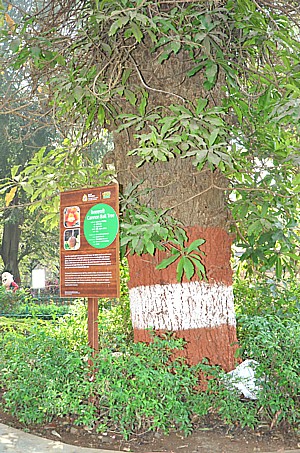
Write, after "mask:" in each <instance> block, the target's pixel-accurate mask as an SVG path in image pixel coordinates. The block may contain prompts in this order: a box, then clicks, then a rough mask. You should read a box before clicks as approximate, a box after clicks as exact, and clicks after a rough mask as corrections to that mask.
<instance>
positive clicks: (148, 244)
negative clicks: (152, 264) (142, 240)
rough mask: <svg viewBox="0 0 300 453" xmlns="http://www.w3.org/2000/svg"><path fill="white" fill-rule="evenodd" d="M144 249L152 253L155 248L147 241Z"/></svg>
mask: <svg viewBox="0 0 300 453" xmlns="http://www.w3.org/2000/svg"><path fill="white" fill-rule="evenodd" d="M146 250H147V252H148V253H150V255H153V253H154V250H155V247H154V244H153V242H151V241H149V242H147V243H146Z"/></svg>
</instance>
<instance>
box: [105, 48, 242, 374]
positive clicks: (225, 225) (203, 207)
mask: <svg viewBox="0 0 300 453" xmlns="http://www.w3.org/2000/svg"><path fill="white" fill-rule="evenodd" d="M184 57H187V56H184V55H181V58H180V56H179V55H177V56H176V58H173V59H170V60H169V61H167V62H165V63H164V64H163V65H160V64H156V63H155V60H154V59H153V56H151V55H150V54H149V52H148V50H147V48H146V47H145V49H144V54H143V55H140V54H139V55H136V56H135V58H136V61H138V62H139V70H140V71H141V73H142V74H143V76H144V78H145V80H146V82H147V84H148V85H150V86H151V87H155V88H156V89H160V90H165V91H168V92H173V93H176V94H179V95H181V96H183V97H185V98H187V99H190V100H193V99H194V98H195V97H207V95H208V93H207V92H204V90H203V88H202V81H201V80H200V78H198V79H197V78H196V77H193V78H192V79H187V78H185V75H184V74H185V71H186V69H187V68H186V67H185V66H186V61H187V60H184ZM133 71H134V68H133ZM218 95H219V87H217V88H216V89H215V90H214V91H212V92H210V94H209V96H210V99H214V98H217V96H218ZM149 100H150V105H151V107H154V106H155V105H169V104H171V103H172V102H177V103H178V99H177V98H176V97H174V96H169V95H164V94H161V93H158V92H155V91H151V90H150V91H149ZM135 146H136V143H135V142H134V140H133V138H132V135H131V133H127V134H125V133H122V134H116V136H115V150H114V156H113V159H112V160H113V161H114V163H115V166H116V169H117V173H118V180H119V182H120V185H121V190H122V187H124V188H125V187H126V186H127V184H129V183H130V182H133V183H135V182H137V181H140V180H142V179H143V180H144V182H143V187H151V188H153V189H154V191H153V192H151V194H150V195H149V198H148V200H146V203H147V205H148V206H151V207H153V208H166V207H172V210H171V211H170V214H171V215H173V216H174V217H175V218H177V219H178V220H180V221H181V222H182V223H183V225H184V228H185V230H186V232H187V234H188V237H189V242H192V241H194V240H195V239H198V238H203V239H205V240H206V242H205V244H204V246H203V247H202V249H203V251H204V252H205V257H204V265H205V267H206V274H207V281H206V282H205V281H199V279H198V277H193V279H192V280H191V281H190V282H187V281H185V280H183V282H181V283H178V282H177V281H176V263H175V264H173V265H172V266H170V267H168V268H167V269H165V270H160V271H158V270H155V266H156V265H157V264H158V263H159V262H160V261H161V259H162V258H163V257H164V256H163V255H162V254H161V253H156V254H155V256H154V257H152V256H150V255H144V256H137V255H133V256H129V269H130V281H129V295H130V307H131V316H132V322H133V327H134V338H135V340H136V341H149V331H148V330H147V329H154V330H155V331H159V332H162V331H172V332H174V333H175V334H176V335H177V336H178V337H183V338H184V339H185V340H186V341H187V344H186V348H185V352H184V354H185V356H186V357H187V360H188V362H189V363H191V364H196V363H198V362H200V361H202V359H203V358H208V360H209V361H210V363H212V364H218V365H221V366H222V367H223V368H224V369H225V370H230V369H233V368H234V367H235V358H234V353H235V351H236V347H237V338H236V325H235V313H234V305H233V291H232V271H231V267H230V256H231V241H232V239H231V236H230V234H229V223H230V219H229V214H228V209H227V206H226V196H225V190H221V189H220V188H223V189H226V187H227V181H226V178H225V177H224V176H222V175H221V174H220V173H219V171H214V172H212V171H210V170H209V169H207V168H205V169H204V170H202V171H201V172H199V171H197V170H196V169H195V168H194V167H193V166H192V164H191V161H190V160H189V159H180V158H175V159H171V160H170V161H168V162H158V163H155V164H147V165H144V166H142V167H141V168H136V167H135V164H134V161H133V159H132V157H130V158H128V157H127V152H128V151H129V150H130V149H132V148H133V147H135Z"/></svg>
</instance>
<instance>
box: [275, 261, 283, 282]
mask: <svg viewBox="0 0 300 453" xmlns="http://www.w3.org/2000/svg"><path fill="white" fill-rule="evenodd" d="M275 273H276V278H281V275H282V261H281V258H280V257H279V256H278V257H277V261H276V270H275Z"/></svg>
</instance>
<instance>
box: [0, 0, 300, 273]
mask: <svg viewBox="0 0 300 453" xmlns="http://www.w3.org/2000/svg"><path fill="white" fill-rule="evenodd" d="M257 4H258V5H259V7H257ZM47 7H48V8H49V11H50V10H51V11H52V13H53V14H54V16H53V18H52V20H51V21H49V20H48V19H47V18H46V16H47V15H46V16H45V15H44V14H40V15H39V14H38V12H37V13H36V14H34V15H30V14H29V15H25V16H24V17H22V18H21V17H20V15H19V13H17V11H15V10H14V8H12V9H11V11H10V12H9V15H10V17H11V18H12V19H14V20H15V26H14V27H13V29H12V28H11V26H10V25H9V24H8V23H7V22H5V21H4V22H3V42H4V43H5V46H6V47H5V50H6V52H3V55H2V60H3V65H6V66H7V67H8V68H11V67H13V69H14V71H16V72H17V71H19V70H24V69H26V72H27V73H28V71H29V69H28V68H31V69H30V71H29V73H30V75H31V77H32V78H33V79H34V80H35V81H36V83H37V85H38V90H37V91H36V92H35V96H37V97H38V98H39V99H41V100H43V102H44V103H46V104H47V105H48V107H49V108H52V109H53V112H54V115H55V117H56V118H57V119H58V120H59V123H60V124H64V123H65V124H67V125H68V131H71V130H72V131H75V132H74V133H75V134H77V139H76V140H74V139H73V138H72V142H73V143H75V145H74V146H73V147H69V148H68V147H67V148H65V149H64V151H63V152H64V155H65V157H63V156H62V154H61V152H62V151H61V152H60V151H58V154H57V155H56V154H55V152H53V153H52V160H51V159H46V156H44V155H43V156H42V155H41V154H43V153H40V155H39V158H37V160H36V161H35V162H34V161H33V162H32V165H30V172H29V171H27V172H21V173H20V174H18V177H19V178H20V180H19V182H18V184H17V186H18V189H23V190H25V191H27V193H28V195H31V202H32V203H35V205H37V204H38V203H39V202H40V204H42V205H44V208H45V210H46V211H47V212H48V214H47V215H46V219H47V221H48V222H49V225H54V224H55V222H57V216H56V215H55V212H57V198H53V206H52V207H49V198H48V197H50V198H51V199H52V195H54V194H55V193H58V190H60V189H61V188H64V189H65V188H71V187H73V186H74V185H77V187H78V185H82V184H88V185H89V184H93V182H94V181H95V178H96V175H97V172H98V170H96V169H95V174H93V176H91V177H90V178H87V175H85V177H83V174H82V173H81V167H83V168H85V167H86V164H84V161H85V157H84V156H83V154H84V152H83V153H80V152H79V154H80V158H79V155H78V152H77V150H76V148H77V149H79V148H82V146H83V143H84V142H85V141H86V140H88V138H89V139H92V140H93V139H95V137H96V136H97V135H98V134H99V131H100V130H101V128H102V127H103V125H105V126H106V127H108V128H109V129H110V130H113V129H114V130H118V132H119V133H121V132H122V131H125V132H126V133H128V134H129V135H131V136H133V137H134V139H135V141H134V142H133V143H134V145H133V146H132V148H131V149H129V150H128V151H129V155H130V156H132V159H133V162H134V158H135V157H136V158H137V161H136V162H137V165H138V166H139V165H140V166H144V164H145V163H151V164H152V165H155V164H159V163H160V162H165V161H167V160H172V159H185V160H191V162H192V164H193V165H194V166H195V169H197V170H201V169H203V168H206V167H208V168H210V169H211V171H212V172H215V171H216V169H218V170H220V171H221V172H223V174H224V175H225V176H226V178H227V179H228V181H229V186H227V185H226V187H219V188H218V190H222V191H229V193H230V194H232V196H231V197H230V198H231V201H230V204H231V209H232V213H233V223H232V228H233V229H234V230H236V231H237V233H238V234H237V237H238V241H239V245H240V246H241V247H242V249H243V256H242V258H243V259H244V260H245V261H246V262H247V263H250V265H249V267H250V269H253V268H259V269H261V270H262V271H266V270H268V269H272V267H273V266H275V267H276V272H277V277H281V275H282V274H283V271H284V270H285V269H290V270H291V269H293V268H294V267H295V265H296V263H297V261H298V257H297V247H299V238H298V235H297V229H296V228H297V224H298V222H299V201H298V199H299V197H298V193H299V187H300V185H299V175H298V168H299V159H298V157H297V152H298V151H297V150H298V148H299V125H298V117H299V112H298V110H299V106H298V101H297V99H298V98H299V48H300V43H299V39H298V29H299V23H298V15H297V10H296V7H295V8H294V5H292V6H291V7H290V8H288V9H287V4H286V2H280V3H279V4H277V3H276V5H271V4H270V2H267V3H266V2H265V1H264V0H259V1H258V2H257V1H256V2H254V1H252V0H247V1H244V0H238V1H236V2H232V1H231V0H229V1H228V2H226V3H225V4H224V5H223V4H222V5H216V4H215V3H214V2H204V3H203V2H200V3H199V2H189V3H187V4H183V3H178V4H176V3H175V4H174V5H170V6H169V7H164V5H163V4H160V3H157V2H155V3H153V2H151V1H148V0H146V1H142V2H137V3H136V4H135V5H132V3H131V2H130V1H127V0H122V1H121V0H114V1H102V2H98V1H96V2H94V1H93V2H92V1H91V2H89V1H88V2H82V1H79V2H68V4H67V5H64V6H62V5H61V6H57V8H56V9H55V11H54V9H53V8H51V1H50V0H49V3H48V4H47ZM47 7H46V8H47ZM37 11H38V10H37ZM51 17H52V16H51ZM53 24H55V27H53ZM41 29H43V34H41V33H40V32H39V30H41ZM66 30H69V31H70V33H69V34H68V33H66ZM278 43H279V45H278ZM7 46H9V51H8V52H7ZM144 46H146V47H147V48H149V49H150V54H149V55H150V57H153V59H155V64H157V65H160V66H161V67H164V66H165V65H166V64H168V63H169V62H177V61H181V60H182V58H186V57H188V62H189V63H188V64H187V65H185V67H186V73H185V74H184V75H183V76H185V78H186V80H189V81H191V83H194V84H195V90H192V91H193V95H192V97H191V98H187V97H185V92H184V91H183V92H182V93H181V91H179V90H180V88H179V89H177V90H175V89H174V90H173V91H170V90H169V91H168V90H167V89H166V88H165V89H158V88H156V87H154V86H151V84H150V82H148V81H147V76H146V74H144V73H143V67H142V65H140V64H139V63H140V62H139V61H138V58H139V52H141V55H143V49H144ZM8 55H9V57H10V61H9V62H7V61H6V60H7V56H8ZM83 62H85V64H83ZM183 78H184V77H183ZM199 81H200V82H199ZM199 83H200V84H201V86H202V87H203V91H201V93H200V94H199V95H198V91H197V87H198V84H199ZM180 86H181V85H180V84H179V87H180ZM158 93H160V94H161V96H162V99H163V101H162V103H161V104H160V103H156V104H155V105H153V98H154V97H155V95H157V94H158ZM195 93H197V94H195ZM216 93H217V95H216ZM212 99H213V101H214V102H212V101H211V100H212ZM72 134H73V132H71V136H72V137H74V135H72ZM65 136H66V134H65ZM78 137H79V139H78ZM76 142H77V143H76ZM59 155H60V156H59ZM41 161H42V162H43V166H44V169H43V170H41V169H40V168H41V165H40V164H41ZM34 165H35V166H36V167H37V168H38V169H34V168H33V167H34ZM87 167H88V168H89V171H90V170H91V169H93V168H94V165H91V166H88V165H87ZM96 167H97V166H96ZM39 169H40V170H39ZM83 172H85V170H83ZM53 175H55V176H54V177H53ZM102 176H103V175H101V177H99V174H98V182H100V183H101V182H102V180H103V179H102ZM105 176H106V177H107V178H108V179H109V178H111V177H112V175H108V174H106V175H105ZM104 179H105V178H104ZM48 183H49V184H50V186H49V184H48ZM15 185H16V182H12V181H9V183H8V186H6V189H8V190H15V188H14V186H15ZM50 191H51V194H50ZM227 193H228V192H227ZM35 205H33V206H35ZM50 205H51V203H50ZM32 209H34V207H33V208H32ZM139 209H140V211H139V214H140V216H141V217H140V220H142V219H144V222H145V224H149V226H150V230H151V227H152V230H151V231H150V232H149V233H148V234H146V238H145V240H144V241H143V240H141V239H140V240H138V239H137V237H136V236H135V235H132V234H131V232H130V231H129V229H128V228H126V223H125V225H124V226H125V228H124V230H123V232H122V234H123V243H124V244H128V245H130V246H131V245H132V246H133V250H135V249H136V248H137V249H139V250H143V251H144V250H146V251H147V253H151V252H152V250H153V247H154V248H155V246H156V245H157V243H156V240H155V236H156V235H157V234H158V230H159V229H160V230H162V229H164V228H165V224H166V220H165V218H164V216H165V214H166V213H167V212H163V211H162V210H158V211H157V212H154V211H153V210H151V209H150V207H149V206H148V205H147V204H146V205H145V206H142V205H141V206H140V208H139ZM167 214H168V215H169V213H167ZM132 219H133V217H132V216H131V217H130V220H131V221H132ZM141 223H142V222H140V223H139V222H137V224H136V225H135V224H134V225H133V227H134V230H136V231H138V229H139V228H140V230H141V232H142V233H143V232H144V231H145V229H143V228H142V226H141ZM157 223H159V225H160V226H159V227H158V226H157V227H155V225H157ZM167 223H168V219H167ZM141 236H142V234H141V235H140V237H141ZM163 239H164V234H163V235H162V236H161V238H160V241H161V240H163ZM160 241H158V243H160ZM185 262H186V263H191V261H190V260H189V261H186V260H185ZM194 264H195V263H194ZM187 266H188V267H190V266H189V265H187V264H186V267H187ZM195 270H200V274H201V273H202V271H201V269H199V266H198V267H197V266H196V267H195V266H194V271H195ZM179 274H180V273H179Z"/></svg>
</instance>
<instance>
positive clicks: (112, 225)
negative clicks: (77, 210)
mask: <svg viewBox="0 0 300 453" xmlns="http://www.w3.org/2000/svg"><path fill="white" fill-rule="evenodd" d="M118 229H119V219H118V216H117V213H116V211H115V210H114V209H113V208H112V207H111V206H109V205H108V204H102V203H100V204H96V205H95V206H93V207H92V208H91V209H90V210H89V211H88V212H87V214H86V216H85V219H84V224H83V231H84V236H85V238H86V240H87V241H88V243H89V244H90V245H91V246H92V247H95V248H96V249H104V248H105V247H108V246H109V245H110V244H112V243H113V242H114V240H115V238H116V236H117V233H118Z"/></svg>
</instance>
